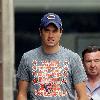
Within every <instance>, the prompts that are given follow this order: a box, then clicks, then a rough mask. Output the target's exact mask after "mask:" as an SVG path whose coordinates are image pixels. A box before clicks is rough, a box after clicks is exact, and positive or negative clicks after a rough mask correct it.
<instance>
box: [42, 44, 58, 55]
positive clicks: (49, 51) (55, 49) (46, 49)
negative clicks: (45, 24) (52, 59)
mask: <svg viewBox="0 0 100 100" xmlns="http://www.w3.org/2000/svg"><path fill="white" fill-rule="evenodd" d="M43 49H44V52H45V53H47V54H52V53H56V52H58V51H59V50H60V46H55V47H43Z"/></svg>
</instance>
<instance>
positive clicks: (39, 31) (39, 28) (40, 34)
mask: <svg viewBox="0 0 100 100" xmlns="http://www.w3.org/2000/svg"><path fill="white" fill-rule="evenodd" d="M39 32H40V36H41V28H39Z"/></svg>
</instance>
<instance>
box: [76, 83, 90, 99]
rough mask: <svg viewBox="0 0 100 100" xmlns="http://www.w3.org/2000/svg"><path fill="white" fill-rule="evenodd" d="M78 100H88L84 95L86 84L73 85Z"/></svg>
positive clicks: (85, 94)
mask: <svg viewBox="0 0 100 100" xmlns="http://www.w3.org/2000/svg"><path fill="white" fill-rule="evenodd" d="M75 89H76V93H77V98H78V100H89V99H88V96H87V93H86V84H85V82H81V83H78V84H76V85H75Z"/></svg>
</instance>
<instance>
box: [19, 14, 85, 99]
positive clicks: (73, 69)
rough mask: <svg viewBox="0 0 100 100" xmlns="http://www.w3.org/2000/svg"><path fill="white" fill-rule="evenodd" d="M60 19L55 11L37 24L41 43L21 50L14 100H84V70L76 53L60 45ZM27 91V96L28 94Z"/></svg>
mask: <svg viewBox="0 0 100 100" xmlns="http://www.w3.org/2000/svg"><path fill="white" fill-rule="evenodd" d="M62 30H63V29H62V21H61V19H60V17H59V16H58V15H56V14H54V13H48V14H45V15H44V16H43V18H42V19H41V23H40V28H39V31H40V36H41V41H42V45H41V46H40V47H38V48H36V49H34V50H30V51H28V52H26V53H24V55H23V57H22V59H21V62H20V65H19V68H18V72H17V78H18V81H19V82H18V87H19V88H18V96H17V100H27V97H28V98H29V100H75V90H76V91H77V94H78V97H79V100H87V95H86V90H85V80H86V73H85V70H84V67H83V66H82V61H81V59H80V57H79V56H78V54H76V53H74V52H72V51H71V50H68V49H66V48H64V47H62V46H61V45H60V38H61V36H62ZM27 94H28V95H27Z"/></svg>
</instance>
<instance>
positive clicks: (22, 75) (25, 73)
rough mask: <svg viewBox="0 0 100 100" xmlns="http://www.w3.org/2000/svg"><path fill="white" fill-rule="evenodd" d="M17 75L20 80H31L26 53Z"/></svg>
mask: <svg viewBox="0 0 100 100" xmlns="http://www.w3.org/2000/svg"><path fill="white" fill-rule="evenodd" d="M16 76H17V79H18V80H26V81H29V69H28V61H27V57H26V56H25V54H24V55H23V56H22V58H21V61H20V64H19V66H18V71H17V75H16Z"/></svg>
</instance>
